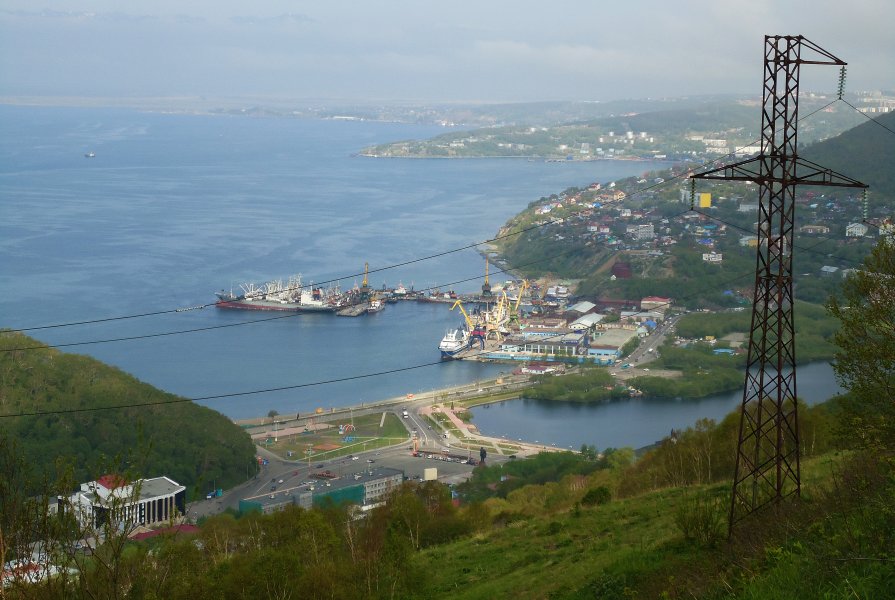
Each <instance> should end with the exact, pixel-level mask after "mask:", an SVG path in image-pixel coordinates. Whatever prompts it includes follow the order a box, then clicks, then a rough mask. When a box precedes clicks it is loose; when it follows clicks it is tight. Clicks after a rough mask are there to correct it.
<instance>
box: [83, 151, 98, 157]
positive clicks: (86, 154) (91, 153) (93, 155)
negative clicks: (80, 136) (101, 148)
mask: <svg viewBox="0 0 895 600" xmlns="http://www.w3.org/2000/svg"><path fill="white" fill-rule="evenodd" d="M84 158H96V152H93V151H91V152H86V153H84Z"/></svg>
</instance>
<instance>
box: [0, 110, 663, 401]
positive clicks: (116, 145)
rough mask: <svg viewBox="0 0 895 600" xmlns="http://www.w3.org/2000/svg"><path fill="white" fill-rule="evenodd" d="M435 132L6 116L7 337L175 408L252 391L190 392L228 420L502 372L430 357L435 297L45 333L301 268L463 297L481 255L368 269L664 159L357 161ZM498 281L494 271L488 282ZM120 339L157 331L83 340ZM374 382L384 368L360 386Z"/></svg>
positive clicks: (485, 232) (276, 122)
mask: <svg viewBox="0 0 895 600" xmlns="http://www.w3.org/2000/svg"><path fill="white" fill-rule="evenodd" d="M443 131H444V129H442V128H440V127H436V126H427V125H406V124H396V123H381V122H366V121H325V120H319V121H315V120H300V119H292V118H260V117H249V116H214V115H198V114H197V115H188V114H163V113H145V112H138V111H133V110H120V109H99V108H96V109H91V108H58V107H54V108H49V107H24V106H0V328H9V329H26V330H27V331H26V333H27V334H29V335H31V336H33V337H35V338H36V339H38V340H40V341H41V342H44V343H47V344H54V345H63V344H77V345H71V346H61V347H60V350H63V351H66V352H76V353H82V354H87V355H90V356H93V357H96V358H98V359H100V360H102V361H104V362H107V363H109V364H111V365H114V366H116V367H119V368H121V369H123V370H124V371H127V372H129V373H131V374H133V375H134V376H136V377H137V378H139V379H141V380H143V381H146V382H148V383H150V384H152V385H154V386H156V387H159V388H161V389H163V390H166V391H169V392H172V393H176V394H180V395H183V396H186V397H191V398H204V397H208V396H219V395H232V394H244V395H236V396H229V397H225V398H214V399H207V400H200V402H201V403H203V404H206V405H208V406H211V407H212V408H215V409H217V410H219V411H221V412H223V413H224V414H226V415H228V416H230V417H233V418H243V417H251V416H258V415H263V414H267V412H268V411H270V410H277V411H278V412H280V413H281V414H288V413H294V412H307V411H309V410H313V409H315V408H317V407H322V408H328V407H338V406H345V405H352V404H357V403H361V402H368V401H374V400H381V399H385V398H389V397H393V396H399V395H404V394H406V393H419V392H421V391H424V390H431V389H436V388H440V387H445V386H450V385H458V384H462V383H470V382H474V381H476V380H478V379H482V378H486V377H489V376H494V375H496V374H497V373H498V372H499V371H501V370H507V369H508V368H509V367H506V366H501V365H489V364H478V363H468V362H447V363H443V362H441V361H440V360H439V352H438V349H437V346H438V342H439V341H440V339H441V337H442V336H443V335H444V332H445V330H446V329H447V328H448V327H449V326H452V325H455V324H457V323H458V322H459V316H458V315H457V314H456V311H455V312H450V311H449V310H448V309H449V305H443V304H420V303H399V304H397V305H389V306H388V307H387V308H386V310H385V311H383V312H381V313H378V314H376V315H369V316H364V317H360V318H354V319H350V318H337V317H335V316H333V315H326V314H323V315H313V314H305V315H295V316H289V317H287V318H280V319H276V320H264V321H261V322H256V323H251V321H255V320H258V319H265V318H267V317H269V316H271V315H269V314H266V313H265V314H259V313H248V312H242V311H222V310H216V309H214V308H205V309H201V310H189V311H184V312H175V313H169V314H164V315H158V316H147V317H142V318H135V319H123V320H111V321H104V322H100V323H90V324H85V325H67V326H64V327H52V328H46V327H47V326H50V325H58V324H70V323H75V322H79V321H91V320H96V319H109V318H114V317H119V316H127V315H133V314H138V313H151V312H156V311H168V310H174V309H177V308H187V307H192V306H199V305H203V304H206V303H209V302H212V301H214V292H215V291H217V290H220V289H226V290H230V289H231V288H233V289H235V290H238V285H239V284H240V283H242V282H255V283H258V284H260V283H263V282H266V281H268V280H271V279H277V278H284V279H285V278H287V277H288V276H290V275H292V274H295V273H301V274H302V276H303V279H304V281H305V282H310V281H313V282H317V283H320V282H325V281H330V280H338V281H340V282H341V285H342V287H343V289H344V288H348V287H351V286H352V285H354V284H355V283H360V279H361V276H360V273H362V271H363V267H364V263H365V262H368V263H369V264H370V269H371V270H372V271H373V272H372V273H371V275H370V284H371V285H372V286H374V287H380V286H381V285H383V284H386V285H388V286H390V287H393V286H396V285H397V284H398V283H403V284H404V285H405V286H408V287H410V286H411V285H413V286H415V287H416V288H417V289H419V288H424V287H428V286H440V287H442V289H446V288H449V287H450V288H453V289H455V290H456V291H458V292H465V291H474V290H476V289H478V288H479V287H480V286H481V283H482V282H481V279H480V277H481V276H482V274H483V272H484V264H483V260H482V258H481V256H480V255H479V254H478V253H477V252H475V251H474V250H463V251H459V252H453V253H449V254H445V255H443V256H441V257H439V258H437V259H431V260H423V261H419V262H414V263H412V264H408V265H406V266H403V267H400V268H391V269H386V270H382V271H379V270H378V269H381V268H385V267H388V266H389V265H394V264H398V263H404V262H407V261H413V260H415V259H418V258H420V257H425V256H428V255H432V254H438V253H442V252H445V251H448V250H452V249H455V248H460V247H463V246H467V245H469V244H471V243H474V242H477V241H481V240H485V239H488V238H490V237H493V236H494V235H495V234H496V232H497V229H498V228H499V227H500V226H501V225H502V224H503V223H504V222H505V221H506V220H507V219H508V218H509V217H511V216H512V215H514V214H516V213H517V212H519V211H520V210H522V209H523V208H525V206H527V205H528V204H529V203H530V202H532V201H534V200H537V199H538V198H539V197H541V196H546V195H550V194H552V193H557V192H559V191H561V190H563V189H565V188H567V187H570V186H586V185H589V184H590V183H592V182H602V183H606V182H609V181H612V180H615V179H618V178H622V177H626V176H630V175H639V174H642V173H644V172H647V171H649V170H651V169H655V168H660V167H661V166H663V165H661V164H660V163H643V162H639V163H638V162H625V161H595V162H574V161H570V162H558V163H557V162H553V163H547V162H542V161H527V160H513V159H479V160H413V159H372V158H364V157H359V156H356V155H355V154H356V153H357V152H358V151H359V150H360V149H361V148H362V147H364V146H367V145H371V144H376V143H384V142H390V141H397V140H403V139H419V138H427V137H431V136H433V135H437V134H439V133H442V132H443ZM88 153H95V156H93V157H87V156H85V155H86V154H88ZM502 278H503V277H502V276H501V275H500V274H495V273H494V270H493V268H492V280H493V281H500V280H501V279H502ZM464 281H465V282H464ZM454 282H463V283H454ZM231 325H232V327H225V328H218V329H209V330H206V331H203V332H196V333H184V334H177V335H162V334H166V333H170V332H176V331H182V330H187V329H196V328H209V327H221V326H231ZM130 336H157V337H144V338H143V339H138V340H133V341H121V342H108V343H88V344H85V343H84V342H98V341H102V340H107V339H112V338H120V337H130ZM385 371H394V372H392V373H390V374H387V375H379V376H369V377H367V375H372V374H375V373H380V372H385ZM352 378H353V379H352ZM342 379H344V380H345V381H340V382H338V383H322V382H331V381H334V380H342ZM276 388H286V389H276ZM259 390H271V391H267V392H259ZM495 412H496V410H495Z"/></svg>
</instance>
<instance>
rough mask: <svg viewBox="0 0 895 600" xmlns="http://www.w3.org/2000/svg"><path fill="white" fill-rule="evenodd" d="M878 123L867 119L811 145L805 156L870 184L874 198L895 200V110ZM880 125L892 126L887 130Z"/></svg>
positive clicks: (805, 150)
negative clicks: (894, 132)
mask: <svg viewBox="0 0 895 600" xmlns="http://www.w3.org/2000/svg"><path fill="white" fill-rule="evenodd" d="M876 121H877V123H873V122H870V121H867V122H865V123H863V124H861V125H858V126H857V127H854V128H853V129H849V130H848V131H846V132H844V133H842V134H840V135H837V136H836V137H833V138H830V139H828V140H824V141H823V142H820V143H817V144H814V145H811V146H808V147H807V148H805V149H804V150H803V151H801V155H802V157H804V158H807V159H808V160H811V161H813V162H816V163H818V164H820V165H822V166H824V167H828V168H830V169H833V170H834V171H837V172H839V173H843V174H845V175H848V176H849V177H851V178H852V179H857V180H858V181H861V182H863V183H866V184H868V185H869V186H870V192H871V194H872V196H871V198H877V197H883V198H886V199H889V200H893V199H895V134H893V133H892V131H895V112H892V113H888V114H885V115H882V116H880V117H878V118H877V119H876ZM880 125H884V126H885V127H888V128H889V130H891V131H887V130H886V129H884V128H883V127H880Z"/></svg>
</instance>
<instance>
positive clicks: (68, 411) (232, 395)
mask: <svg viewBox="0 0 895 600" xmlns="http://www.w3.org/2000/svg"><path fill="white" fill-rule="evenodd" d="M752 274H753V273H752V272H751V271H750V272H748V273H744V274H741V275H738V276H736V277H733V278H731V279H729V280H725V281H724V282H722V283H723V284H724V285H727V284H729V283H733V282H735V281H739V280H741V279H744V278H745V277H748V276H750V275H752ZM701 295H702V292H694V293H693V294H689V295H685V296H682V297H680V298H678V299H677V300H678V301H681V300H687V299H690V298H695V297H697V296H701ZM672 302H673V300H670V301H669V302H666V303H664V305H665V306H666V307H667V306H670V305H671V303H672ZM661 306H662V304H660V305H658V306H657V308H658V307H661ZM647 312H649V311H645V310H640V311H637V312H635V313H633V315H632V316H636V315H638V314H644V313H647ZM562 335H564V334H562ZM562 335H560V334H557V335H554V336H544V337H543V338H541V339H540V340H539V341H549V340H555V339H560V338H561V337H562ZM486 353H487V351H484V350H482V351H480V352H477V353H474V354H472V355H470V356H469V357H468V358H476V357H478V356H481V355H483V354H486ZM443 364H445V361H443V360H439V361H437V362H427V363H421V364H418V365H411V366H407V367H399V368H395V369H388V370H385V371H377V372H373V373H364V374H361V375H349V376H346V377H340V378H335V379H326V380H321V381H313V382H308V383H298V384H293V385H285V386H277V387H271V388H264V389H256V390H248V391H244V392H229V393H224V394H212V395H207V396H197V397H195V398H171V399H168V400H157V401H152V402H139V403H134V404H116V405H109V406H94V407H88V408H70V409H60V410H53V411H45V412H41V411H34V412H27V413H7V414H0V419H6V418H15V417H34V416H48V415H60V414H74V413H84V412H98V411H105V410H121V409H126V408H145V407H149V406H164V405H169V404H182V403H184V402H199V401H207V400H220V399H224V398H237V397H241V396H252V395H256V394H266V393H271V392H280V391H287V390H297V389H302V388H309V387H315V386H321V385H331V384H334V383H343V382H347V381H355V380H358V379H367V378H371V377H381V376H383V375H392V374H395V373H402V372H406V371H413V370H416V369H422V368H425V367H432V366H436V365H443Z"/></svg>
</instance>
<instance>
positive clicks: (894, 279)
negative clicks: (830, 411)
mask: <svg viewBox="0 0 895 600" xmlns="http://www.w3.org/2000/svg"><path fill="white" fill-rule="evenodd" d="M827 308H828V310H829V311H830V313H831V314H832V315H833V316H835V317H836V318H837V319H839V321H840V322H841V323H842V327H841V328H840V330H839V332H838V333H836V335H835V336H834V340H835V342H836V345H837V346H839V349H840V350H839V352H837V354H836V363H835V364H834V367H833V368H834V370H835V371H836V377H837V378H838V379H839V382H840V384H841V385H842V386H843V387H845V388H847V389H848V390H849V391H850V393H849V395H848V397H847V398H846V399H845V401H844V402H843V409H844V417H845V423H844V425H845V427H847V428H848V436H849V438H850V439H851V440H852V442H853V443H854V444H855V445H856V446H857V447H859V448H863V449H867V450H874V451H887V450H892V449H893V448H895V240H893V238H891V237H884V238H881V240H880V242H879V243H878V244H877V245H876V247H875V248H874V249H873V251H872V252H871V254H870V256H868V257H867V258H866V259H865V260H864V268H863V269H860V270H858V271H857V272H855V273H854V274H853V275H851V276H849V277H848V278H847V279H846V280H845V283H844V284H843V289H842V299H841V300H837V299H836V298H831V299H830V300H829V302H828V304H827Z"/></svg>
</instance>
